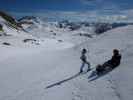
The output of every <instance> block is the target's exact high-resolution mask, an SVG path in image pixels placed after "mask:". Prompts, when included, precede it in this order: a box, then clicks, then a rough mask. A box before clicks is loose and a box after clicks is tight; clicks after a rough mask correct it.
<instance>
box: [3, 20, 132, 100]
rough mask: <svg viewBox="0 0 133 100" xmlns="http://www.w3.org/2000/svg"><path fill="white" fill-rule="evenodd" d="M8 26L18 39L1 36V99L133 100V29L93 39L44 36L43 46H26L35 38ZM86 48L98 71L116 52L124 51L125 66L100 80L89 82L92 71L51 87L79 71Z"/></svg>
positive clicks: (42, 38) (120, 30) (121, 29)
mask: <svg viewBox="0 0 133 100" xmlns="http://www.w3.org/2000/svg"><path fill="white" fill-rule="evenodd" d="M0 21H1V20H0ZM5 28H7V29H5V30H7V31H8V32H7V33H12V34H13V35H12V36H7V37H4V36H2V37H0V55H1V57H0V100H132V98H133V86H132V83H133V73H132V71H133V67H132V65H133V52H132V51H133V26H126V27H122V28H117V29H114V30H111V31H108V32H105V33H104V34H102V35H99V36H96V37H93V38H87V37H82V38H81V37H80V36H73V35H61V36H59V37H58V36H56V37H54V38H48V36H47V38H46V37H45V35H44V37H42V36H41V38H40V39H39V40H38V41H37V43H39V45H34V43H32V42H31V43H30V42H28V43H23V42H22V41H23V40H24V39H27V38H35V37H33V36H31V35H29V34H28V33H27V34H26V33H25V32H16V31H14V30H12V29H10V28H8V27H7V26H5ZM35 32H36V31H35ZM42 33H43V32H42V31H41V34H42ZM33 34H34V33H33ZM44 34H45V32H44ZM62 34H63V33H62ZM47 35H48V34H47ZM35 39H36V38H35ZM3 42H9V43H11V45H8V46H7V45H3V44H2V43H3ZM35 44H36V43H35ZM82 48H87V49H88V53H87V57H88V60H89V61H90V63H91V67H92V68H95V66H96V65H97V64H102V63H103V62H105V61H107V60H108V59H110V58H111V56H112V50H113V49H114V48H118V49H119V50H120V52H121V54H122V62H121V65H120V66H119V67H118V68H116V69H115V70H113V71H112V72H110V73H108V74H107V75H104V76H102V77H100V78H98V79H96V80H94V81H89V79H88V77H89V76H90V75H91V71H90V72H88V73H86V74H81V75H79V76H77V77H75V78H73V79H71V80H68V81H65V82H64V83H62V84H59V85H57V86H53V87H51V88H46V87H47V86H49V85H52V84H54V83H56V82H59V81H62V80H64V79H67V78H69V77H72V76H74V75H75V74H77V73H78V72H79V69H80V67H81V61H80V59H79V58H80V54H81V49H82Z"/></svg>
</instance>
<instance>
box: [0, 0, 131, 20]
mask: <svg viewBox="0 0 133 100" xmlns="http://www.w3.org/2000/svg"><path fill="white" fill-rule="evenodd" d="M132 5H133V0H0V10H4V11H8V12H10V13H11V14H13V15H14V16H16V17H21V16H25V15H37V16H43V17H45V18H48V19H57V18H58V19H72V20H73V19H74V20H105V19H107V20H110V19H111V20H114V21H116V20H129V19H132V18H133V14H132V13H133V6H132ZM108 16H109V17H108Z"/></svg>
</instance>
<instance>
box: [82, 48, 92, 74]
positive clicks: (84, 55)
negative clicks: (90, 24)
mask: <svg viewBox="0 0 133 100" xmlns="http://www.w3.org/2000/svg"><path fill="white" fill-rule="evenodd" d="M86 53H87V50H86V49H82V52H81V57H80V59H81V60H82V66H81V68H80V72H83V68H84V66H85V64H87V65H88V70H87V71H89V70H90V63H89V62H88V61H87V57H86Z"/></svg>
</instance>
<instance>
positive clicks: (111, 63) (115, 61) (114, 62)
mask: <svg viewBox="0 0 133 100" xmlns="http://www.w3.org/2000/svg"><path fill="white" fill-rule="evenodd" d="M120 62H121V54H120V53H119V50H117V49H114V50H113V56H112V58H111V59H110V60H108V61H107V62H105V63H104V64H103V65H98V66H97V67H96V71H97V72H103V71H105V70H106V69H108V68H109V69H113V68H115V67H117V66H119V65H120Z"/></svg>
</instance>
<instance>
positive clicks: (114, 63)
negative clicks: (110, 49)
mask: <svg viewBox="0 0 133 100" xmlns="http://www.w3.org/2000/svg"><path fill="white" fill-rule="evenodd" d="M120 62H121V55H120V54H118V55H113V56H112V58H111V60H109V61H108V62H107V63H108V64H109V65H111V66H112V67H117V66H119V65H120Z"/></svg>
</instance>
